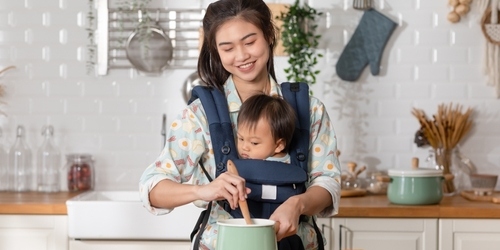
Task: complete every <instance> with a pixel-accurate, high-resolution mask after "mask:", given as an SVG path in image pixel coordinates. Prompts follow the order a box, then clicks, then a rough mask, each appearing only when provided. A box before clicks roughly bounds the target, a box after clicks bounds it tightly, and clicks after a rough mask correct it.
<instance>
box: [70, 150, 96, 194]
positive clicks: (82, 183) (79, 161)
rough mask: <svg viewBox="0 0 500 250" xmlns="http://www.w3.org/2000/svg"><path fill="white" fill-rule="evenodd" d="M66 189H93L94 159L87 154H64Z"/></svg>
mask: <svg viewBox="0 0 500 250" xmlns="http://www.w3.org/2000/svg"><path fill="white" fill-rule="evenodd" d="M66 160H67V163H66V169H67V170H68V191H84V190H92V189H94V160H93V159H92V156H91V155H89V154H68V155H66Z"/></svg>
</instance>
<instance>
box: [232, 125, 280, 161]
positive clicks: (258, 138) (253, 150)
mask: <svg viewBox="0 0 500 250" xmlns="http://www.w3.org/2000/svg"><path fill="white" fill-rule="evenodd" d="M237 138H238V141H237V148H238V154H239V155H240V157H241V158H242V159H260V160H264V159H266V158H268V157H270V156H273V155H275V154H278V153H280V152H281V151H282V150H283V149H284V147H285V145H284V142H283V140H282V139H278V141H275V140H274V138H273V135H272V134H271V127H270V126H269V122H268V121H267V120H265V119H260V120H259V121H258V122H257V124H256V126H255V127H253V128H252V127H250V126H247V125H246V124H238V134H237Z"/></svg>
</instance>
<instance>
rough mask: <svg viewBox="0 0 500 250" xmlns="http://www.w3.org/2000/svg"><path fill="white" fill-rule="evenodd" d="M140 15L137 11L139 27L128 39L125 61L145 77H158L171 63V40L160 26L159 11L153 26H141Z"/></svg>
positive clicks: (140, 12)
mask: <svg viewBox="0 0 500 250" xmlns="http://www.w3.org/2000/svg"><path fill="white" fill-rule="evenodd" d="M142 14H143V13H142V11H141V10H139V12H138V17H139V27H138V28H137V29H136V30H135V31H134V32H133V33H132V34H130V36H129V38H128V41H127V47H126V49H125V51H126V54H127V59H128V60H129V61H130V63H131V64H132V65H133V66H134V67H135V68H136V69H137V70H138V71H140V72H142V73H144V74H146V75H160V74H161V73H162V72H163V70H165V69H166V68H167V67H168V65H169V64H170V62H171V61H172V57H173V51H174V49H173V45H172V40H171V39H170V37H168V35H167V34H166V33H165V32H164V31H163V29H162V28H161V26H160V10H157V13H156V22H155V24H154V25H153V26H150V25H145V24H143V19H142Z"/></svg>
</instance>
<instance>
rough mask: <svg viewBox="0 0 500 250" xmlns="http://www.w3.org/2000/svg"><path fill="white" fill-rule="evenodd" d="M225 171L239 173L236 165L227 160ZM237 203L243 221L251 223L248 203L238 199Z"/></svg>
mask: <svg viewBox="0 0 500 250" xmlns="http://www.w3.org/2000/svg"><path fill="white" fill-rule="evenodd" d="M227 171H229V173H232V174H235V175H239V174H238V170H237V169H236V166H235V165H234V163H233V161H231V160H227ZM238 205H239V206H240V209H241V213H242V214H243V218H244V219H245V222H246V223H247V224H253V222H252V219H251V217H250V211H249V210H248V204H247V201H246V200H243V201H242V200H239V201H238Z"/></svg>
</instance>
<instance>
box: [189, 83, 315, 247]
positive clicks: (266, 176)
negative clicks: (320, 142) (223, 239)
mask: <svg viewBox="0 0 500 250" xmlns="http://www.w3.org/2000/svg"><path fill="white" fill-rule="evenodd" d="M281 90H282V94H283V98H284V99H285V100H286V101H287V102H288V103H289V104H290V105H291V106H292V107H293V108H294V110H295V111H296V120H295V132H294V135H293V139H292V141H291V144H290V147H289V148H290V150H289V152H288V153H289V154H290V161H291V164H287V163H283V162H277V161H265V160H256V159H238V152H237V148H236V144H235V141H234V138H235V137H234V134H233V127H232V123H231V119H230V117H229V108H228V105H227V100H226V96H225V94H224V93H222V92H221V91H220V90H218V89H215V88H210V87H206V86H196V87H194V88H193V90H192V96H191V99H190V100H189V103H191V102H193V101H194V100H196V99H200V101H201V103H202V105H203V108H204V110H205V113H206V116H207V121H208V124H209V130H210V137H211V141H212V147H213V151H214V157H215V163H216V177H217V176H219V175H220V174H222V173H224V172H226V170H227V167H226V166H227V165H226V163H227V160H229V159H231V161H233V162H234V165H235V166H236V167H237V169H238V173H239V175H240V176H241V177H243V178H244V179H245V181H246V185H247V187H248V188H250V189H251V190H252V192H251V193H250V194H248V198H247V203H248V207H249V210H250V214H251V217H252V218H266V219H267V218H269V217H270V216H271V214H272V213H273V212H274V210H276V208H277V207H278V206H279V205H280V204H282V203H283V202H284V201H286V200H287V199H288V198H289V197H291V196H293V195H297V194H301V193H303V192H305V190H306V182H307V178H308V167H307V163H308V154H309V135H310V133H309V128H310V115H309V88H308V85H307V84H306V83H289V82H284V83H282V84H281ZM200 167H201V168H202V170H203V171H204V173H205V175H206V176H207V177H208V179H209V180H210V181H212V178H211V177H210V175H209V174H208V172H207V171H206V169H205V168H204V166H203V164H202V163H201V162H200ZM219 205H220V206H221V207H223V208H224V209H225V210H226V211H227V212H229V213H230V214H231V215H232V216H233V217H234V218H242V217H243V216H242V214H241V210H240V209H239V208H238V209H236V210H232V209H231V208H230V207H229V203H228V202H227V201H219ZM211 207H212V202H210V203H209V205H208V208H207V210H205V211H203V212H202V214H201V215H200V217H199V219H198V222H197V223H196V225H195V228H194V230H193V233H192V234H191V240H193V238H194V235H195V234H196V232H198V230H199V231H200V232H199V233H198V235H197V237H196V239H195V245H194V249H198V248H199V246H198V244H199V238H200V236H201V234H202V233H203V230H204V229H205V226H206V223H207V221H208V217H209V216H210V210H211ZM303 217H304V216H303ZM301 219H305V217H304V218H301ZM314 227H315V230H316V233H317V235H318V243H319V244H320V249H323V238H322V236H321V233H320V232H319V229H318V227H317V225H316V223H314ZM295 236H296V239H295V240H294V241H293V242H290V241H289V242H288V243H286V244H281V243H282V242H283V243H285V242H286V240H285V241H283V240H282V241H280V243H279V244H278V245H279V249H280V250H281V249H303V247H302V243H301V241H300V238H299V237H298V236H297V235H295ZM291 237H293V236H291ZM287 238H290V237H287ZM297 238H298V240H299V241H298V242H297V241H296V240H297ZM298 243H300V246H299V244H298ZM280 245H283V246H280ZM285 245H288V246H285ZM290 245H293V246H290Z"/></svg>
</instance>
